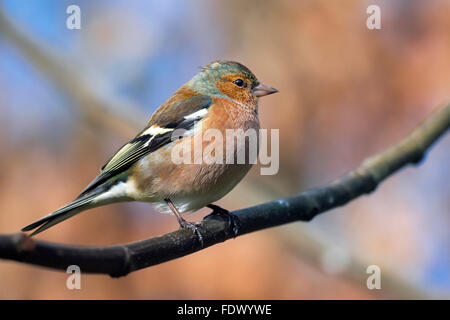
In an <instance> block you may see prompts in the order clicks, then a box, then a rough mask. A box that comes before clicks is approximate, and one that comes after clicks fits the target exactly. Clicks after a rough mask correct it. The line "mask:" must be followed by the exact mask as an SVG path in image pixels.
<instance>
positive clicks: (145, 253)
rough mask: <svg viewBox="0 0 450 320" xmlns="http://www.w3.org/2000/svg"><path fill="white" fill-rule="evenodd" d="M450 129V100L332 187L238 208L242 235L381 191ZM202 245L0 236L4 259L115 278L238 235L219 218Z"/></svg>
mask: <svg viewBox="0 0 450 320" xmlns="http://www.w3.org/2000/svg"><path fill="white" fill-rule="evenodd" d="M449 127H450V104H449V105H447V106H445V107H443V108H441V109H440V110H438V111H437V112H435V113H434V114H433V115H431V116H430V118H429V119H428V120H426V121H425V122H424V123H423V124H422V125H420V126H419V127H418V128H417V129H416V130H414V131H413V132H412V133H411V134H410V135H409V136H408V137H406V138H405V139H403V140H402V141H400V142H399V143H398V144H397V145H395V146H393V147H391V148H389V149H387V150H386V151H384V152H382V153H380V154H378V155H375V156H373V157H370V158H368V159H367V160H365V161H364V162H363V163H362V164H361V165H360V166H359V167H357V168H356V169H354V170H352V171H351V172H349V173H347V174H346V175H344V176H342V177H341V178H339V179H337V180H335V181H333V182H331V183H330V184H329V185H327V186H325V187H322V188H317V189H313V190H309V191H305V192H302V193H300V194H298V195H295V196H293V197H290V198H285V199H280V200H275V201H271V202H267V203H264V204H261V205H258V206H254V207H250V208H246V209H241V210H237V211H235V212H233V213H234V214H235V215H236V216H237V217H238V219H239V224H240V225H239V236H240V235H244V234H247V233H250V232H254V231H258V230H262V229H266V228H270V227H275V226H279V225H282V224H285V223H289V222H294V221H310V220H311V219H313V218H314V217H315V216H316V215H318V214H320V213H322V212H325V211H327V210H330V209H333V208H336V207H338V206H342V205H344V204H346V203H348V202H349V201H351V200H353V199H355V198H357V197H359V196H361V195H363V194H368V193H370V192H372V191H374V190H375V189H376V187H377V186H378V184H379V183H380V182H382V181H383V180H384V179H385V178H387V177H388V176H390V175H391V174H393V173H395V172H396V171H397V170H398V169H400V168H402V167H404V166H406V165H408V164H417V163H418V162H419V161H420V160H421V159H422V158H423V156H424V154H425V152H426V151H427V150H428V149H429V147H430V146H431V145H432V144H433V143H434V142H435V141H436V140H437V139H438V138H439V137H440V136H442V135H443V134H444V133H445V132H446V131H447V130H448V129H449ZM199 228H200V231H201V232H202V235H203V246H201V245H200V243H199V242H198V241H197V238H196V236H195V235H194V234H193V233H192V231H191V230H186V229H183V230H178V231H174V232H171V233H168V234H165V235H162V236H159V237H154V238H151V239H147V240H143V241H138V242H134V243H129V244H124V245H114V246H105V247H83V246H70V245H62V244H56V243H49V242H44V241H38V240H34V239H31V238H29V237H28V236H27V235H25V234H13V235H0V258H2V259H9V260H15V261H19V262H24V263H29V264H34V265H39V266H45V267H49V268H54V269H60V270H66V269H67V267H68V266H69V265H72V264H75V265H78V266H79V267H80V268H81V270H82V272H85V273H103V274H109V275H111V276H113V277H119V276H124V275H126V274H128V273H130V272H133V271H136V270H139V269H143V268H146V267H149V266H153V265H156V264H159V263H162V262H166V261H169V260H173V259H176V258H179V257H183V256H185V255H188V254H191V253H194V252H196V251H199V250H202V249H205V248H207V247H209V246H212V245H214V244H217V243H219V242H223V241H226V240H228V239H230V238H232V237H233V233H232V231H231V230H230V226H229V225H228V222H227V221H224V220H222V218H219V217H213V218H209V219H206V220H203V221H202V222H201V224H200V226H199Z"/></svg>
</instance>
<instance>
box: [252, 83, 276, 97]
mask: <svg viewBox="0 0 450 320" xmlns="http://www.w3.org/2000/svg"><path fill="white" fill-rule="evenodd" d="M275 92H278V90H277V89H274V88H272V87H269V86H268V85H265V84H264V83H258V85H257V86H256V87H254V88H253V89H252V93H253V95H254V96H255V97H264V96H267V95H269V94H272V93H275Z"/></svg>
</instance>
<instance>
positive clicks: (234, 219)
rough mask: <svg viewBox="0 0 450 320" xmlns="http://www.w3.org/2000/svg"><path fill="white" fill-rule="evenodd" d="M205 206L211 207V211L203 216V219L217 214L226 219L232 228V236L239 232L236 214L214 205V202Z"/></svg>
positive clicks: (234, 236)
mask: <svg viewBox="0 0 450 320" xmlns="http://www.w3.org/2000/svg"><path fill="white" fill-rule="evenodd" d="M207 207H208V208H210V209H212V210H213V212H211V213H210V214H208V215H207V216H206V217H204V218H203V220H205V219H208V218H211V217H217V216H219V217H222V218H224V219H227V221H228V225H229V226H230V227H231V228H232V230H233V238H236V237H237V235H238V233H239V223H240V222H239V218H238V217H237V216H236V215H234V214H232V213H231V212H230V211H228V210H226V209H224V208H221V207H219V206H216V205H215V204H210V205H208V206H207Z"/></svg>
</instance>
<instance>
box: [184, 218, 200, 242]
mask: <svg viewBox="0 0 450 320" xmlns="http://www.w3.org/2000/svg"><path fill="white" fill-rule="evenodd" d="M197 225H199V223H194V222H189V221H186V220H181V221H180V228H182V229H190V230H192V232H194V234H195V235H196V236H197V239H198V242H200V245H201V246H202V247H203V236H202V234H201V233H200V230H199V229H198V228H197Z"/></svg>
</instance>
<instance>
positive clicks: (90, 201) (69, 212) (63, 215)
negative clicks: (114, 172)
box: [21, 188, 104, 236]
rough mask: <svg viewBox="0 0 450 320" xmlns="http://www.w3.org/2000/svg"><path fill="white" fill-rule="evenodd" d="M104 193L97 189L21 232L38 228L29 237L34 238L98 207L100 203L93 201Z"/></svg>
mask: <svg viewBox="0 0 450 320" xmlns="http://www.w3.org/2000/svg"><path fill="white" fill-rule="evenodd" d="M103 192H104V189H103V188H97V189H96V190H93V191H92V192H90V193H88V194H85V195H83V194H82V195H81V196H80V197H78V198H76V199H75V200H74V201H72V202H70V203H69V204H67V205H65V206H64V207H62V208H60V209H58V210H56V211H54V212H52V213H50V214H48V215H46V216H45V217H43V218H41V219H39V220H37V221H35V222H33V223H32V224H30V225H28V226H26V227H24V228H23V229H22V230H21V231H30V230H33V229H36V228H38V229H37V230H35V231H34V232H33V233H32V234H31V236H34V235H36V234H38V233H40V232H42V231H44V230H46V229H48V228H50V227H52V226H54V225H55V224H57V223H60V222H62V221H64V220H66V219H69V218H70V217H73V216H74V215H76V214H78V213H80V212H82V211H84V210H86V209H90V208H94V207H97V206H99V205H100V203H96V201H94V199H95V198H96V197H98V196H99V195H100V194H102V193H103Z"/></svg>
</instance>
